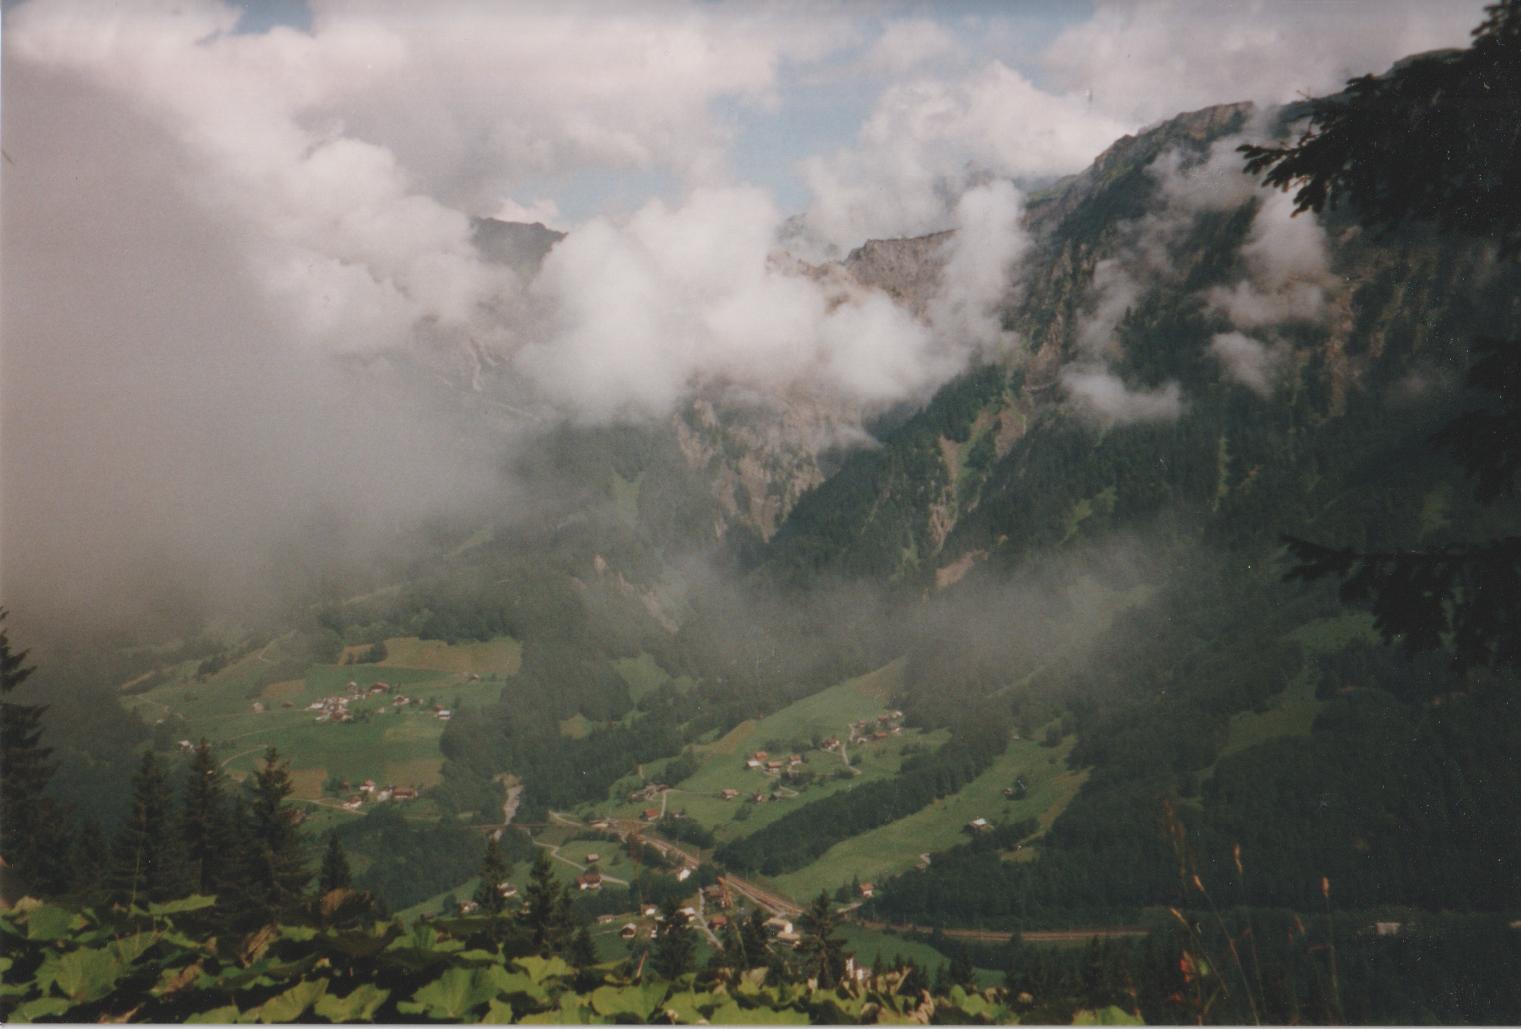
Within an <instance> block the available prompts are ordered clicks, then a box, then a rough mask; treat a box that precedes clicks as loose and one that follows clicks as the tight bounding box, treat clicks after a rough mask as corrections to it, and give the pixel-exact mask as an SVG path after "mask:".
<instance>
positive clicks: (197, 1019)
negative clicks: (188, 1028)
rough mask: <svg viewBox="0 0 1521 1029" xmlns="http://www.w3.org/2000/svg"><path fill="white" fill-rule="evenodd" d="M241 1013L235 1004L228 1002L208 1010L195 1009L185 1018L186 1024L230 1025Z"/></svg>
mask: <svg viewBox="0 0 1521 1029" xmlns="http://www.w3.org/2000/svg"><path fill="white" fill-rule="evenodd" d="M242 1014H243V1012H241V1011H239V1010H238V1008H237V1005H235V1004H228V1005H226V1006H224V1007H220V1008H212V1009H211V1010H210V1011H197V1012H196V1013H195V1014H193V1015H190V1016H188V1017H187V1018H186V1019H185V1024H186V1025H231V1024H232V1023H233V1022H236V1021H237V1020H238V1018H239V1017H240V1016H241V1015H242Z"/></svg>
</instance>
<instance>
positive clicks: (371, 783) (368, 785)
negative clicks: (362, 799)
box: [359, 779, 375, 793]
mask: <svg viewBox="0 0 1521 1029" xmlns="http://www.w3.org/2000/svg"><path fill="white" fill-rule="evenodd" d="M359 791H360V792H361V793H374V792H375V780H374V779H366V780H365V781H364V782H362V783H360V784H359Z"/></svg>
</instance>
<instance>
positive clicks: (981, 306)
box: [928, 181, 1031, 346]
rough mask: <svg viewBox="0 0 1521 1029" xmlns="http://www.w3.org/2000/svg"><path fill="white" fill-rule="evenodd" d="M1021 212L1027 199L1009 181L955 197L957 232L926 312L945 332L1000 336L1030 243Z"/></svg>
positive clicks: (973, 338)
mask: <svg viewBox="0 0 1521 1029" xmlns="http://www.w3.org/2000/svg"><path fill="white" fill-rule="evenodd" d="M1023 216H1024V197H1023V196H1022V195H1021V194H1020V192H1019V190H1017V189H1015V188H1014V185H1013V184H1012V183H1010V182H1007V181H995V182H989V183H986V184H984V185H980V186H974V187H972V188H971V189H969V190H967V191H966V192H965V193H963V194H962V195H961V197H960V199H958V200H957V201H956V207H955V210H954V218H955V232H954V234H953V235H951V236H950V237H949V239H948V240H947V242H946V244H945V246H944V249H943V260H944V262H945V265H944V269H943V271H942V272H941V286H940V290H939V291H938V293H937V294H936V296H935V297H934V298H933V300H932V301H931V302H930V305H929V312H928V313H929V320H930V323H931V324H932V325H933V326H934V328H935V331H936V332H937V333H939V334H940V335H941V336H943V337H945V338H948V339H957V340H962V341H965V342H967V343H971V344H985V345H990V346H991V345H993V344H996V343H997V342H999V341H1000V340H1002V338H1003V336H1004V332H1003V328H1002V325H1001V324H1000V319H999V308H1000V306H1001V305H1002V303H1003V302H1004V301H1005V300H1006V299H1007V298H1008V296H1009V294H1010V291H1011V289H1012V288H1013V286H1014V284H1015V283H1016V282H1017V281H1018V275H1017V269H1018V266H1019V262H1020V261H1021V259H1022V258H1023V257H1024V256H1025V254H1026V253H1027V252H1028V251H1029V249H1030V246H1031V240H1030V237H1029V234H1028V233H1027V232H1026V231H1025V228H1024V224H1023Z"/></svg>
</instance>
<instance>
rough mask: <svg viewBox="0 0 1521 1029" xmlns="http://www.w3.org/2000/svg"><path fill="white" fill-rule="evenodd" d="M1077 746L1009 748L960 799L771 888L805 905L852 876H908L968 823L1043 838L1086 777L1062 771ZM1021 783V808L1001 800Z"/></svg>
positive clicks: (1019, 744) (955, 840)
mask: <svg viewBox="0 0 1521 1029" xmlns="http://www.w3.org/2000/svg"><path fill="white" fill-rule="evenodd" d="M1075 742H1076V740H1075V738H1073V737H1068V738H1067V739H1066V740H1064V741H1063V742H1062V744H1061V745H1060V746H1059V747H1054V748H1053V747H1043V746H1040V745H1039V744H1037V743H1036V742H1035V741H1033V740H1013V741H1011V742H1010V744H1009V748H1008V750H1006V751H1004V753H1003V754H1002V755H1000V757H999V758H998V760H996V761H995V762H993V765H992V767H991V768H989V769H988V770H987V771H986V772H984V773H983V774H982V775H980V776H978V777H977V778H976V779H973V780H972V781H971V782H970V783H968V784H967V785H966V786H965V787H963V788H962V789H961V790H960V791H959V792H957V793H955V794H953V795H951V796H949V797H943V798H941V799H940V800H937V801H934V802H933V803H931V804H930V805H929V806H927V807H925V808H922V809H921V810H919V811H916V812H914V813H913V814H911V815H909V816H908V817H906V818H900V819H898V820H897V821H895V822H889V823H888V824H887V825H884V826H880V827H879V828H876V829H873V830H872V831H871V832H867V833H862V834H861V835H859V836H853V837H851V838H850V839H848V840H844V841H842V842H840V843H837V844H835V845H834V846H833V847H830V848H829V849H828V850H827V851H825V852H824V853H823V854H822V855H820V857H819V859H818V860H817V861H814V862H813V863H811V864H809V865H807V866H806V867H804V868H800V869H798V870H797V871H795V872H790V873H788V874H786V875H783V876H779V877H777V878H776V879H775V880H773V884H774V885H775V886H776V888H777V889H778V890H780V891H781V892H783V893H786V894H788V895H790V896H792V897H793V898H795V899H806V898H808V897H812V896H814V895H815V894H817V893H818V892H819V890H828V891H831V892H832V891H833V890H834V889H835V888H837V887H839V886H841V885H843V884H845V883H849V882H850V880H851V877H852V876H856V877H859V878H860V879H861V881H863V882H879V881H881V880H882V879H884V878H886V877H887V876H889V875H895V874H897V873H899V872H903V871H906V870H907V869H910V868H912V867H913V866H914V864H915V863H916V862H917V861H918V860H919V855H920V854H925V853H931V852H933V851H937V850H945V849H946V848H948V847H954V846H956V845H957V844H959V843H962V842H964V841H965V840H966V836H965V835H964V834H963V832H962V828H963V827H964V826H965V825H966V823H968V822H970V821H971V820H972V819H974V818H986V819H988V820H989V821H992V822H994V823H996V824H1006V823H1009V822H1017V821H1019V820H1021V819H1024V818H1038V819H1039V820H1040V822H1041V829H1042V831H1044V830H1045V829H1046V828H1047V827H1049V826H1050V824H1051V822H1052V821H1054V820H1055V819H1056V816H1057V815H1059V814H1060V813H1061V812H1062V810H1063V809H1065V808H1066V806H1067V804H1068V803H1070V802H1071V800H1072V798H1073V797H1074V796H1075V795H1076V794H1077V790H1078V788H1079V787H1080V786H1081V785H1082V783H1083V780H1084V779H1085V778H1086V776H1087V773H1086V772H1082V771H1079V772H1074V771H1070V770H1068V769H1067V766H1066V760H1065V759H1066V756H1067V753H1068V752H1069V751H1070V750H1071V749H1072V746H1073V744H1074V743H1075ZM1020 776H1023V777H1024V780H1025V785H1026V786H1028V787H1029V794H1028V795H1027V796H1026V797H1025V798H1024V799H1023V800H1012V799H1009V798H1006V797H1005V796H1004V795H1003V790H1004V788H1005V787H1008V786H1012V785H1013V784H1014V780H1015V779H1016V778H1018V777H1020Z"/></svg>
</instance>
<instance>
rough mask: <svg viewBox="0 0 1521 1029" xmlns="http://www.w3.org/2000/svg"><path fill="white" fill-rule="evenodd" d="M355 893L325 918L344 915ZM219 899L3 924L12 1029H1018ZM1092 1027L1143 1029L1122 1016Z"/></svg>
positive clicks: (485, 922) (874, 1000)
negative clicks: (145, 1024)
mask: <svg viewBox="0 0 1521 1029" xmlns="http://www.w3.org/2000/svg"><path fill="white" fill-rule="evenodd" d="M346 899H347V894H346V891H342V890H337V891H334V892H332V893H330V894H328V895H327V896H326V897H325V898H324V900H323V904H322V907H321V909H320V912H319V918H318V919H317V920H318V921H320V920H321V918H322V917H332V916H335V915H337V914H338V913H339V912H340V910H341V907H342V905H343V903H344V901H345V900H346ZM213 905H214V900H213V899H212V898H210V897H200V896H196V897H189V898H186V899H183V900H178V901H173V902H170V903H165V904H155V905H150V906H149V907H147V908H140V907H134V908H132V909H130V910H126V909H122V908H120V907H115V908H111V909H107V910H96V909H85V910H82V911H73V910H70V909H67V908H64V907H59V906H55V905H50V904H44V903H42V902H40V901H37V900H34V899H31V898H28V899H26V900H23V901H22V902H21V903H19V904H17V905H16V907H15V908H13V909H11V910H9V911H6V912H4V913H0V936H3V938H4V940H5V944H4V950H5V956H4V957H3V958H0V974H3V977H4V981H5V985H4V986H3V987H0V1017H3V1018H5V1019H6V1020H8V1021H17V1022H30V1021H40V1020H60V1021H70V1022H95V1021H151V1022H165V1023H168V1022H183V1023H192V1024H193V1023H203V1022H223V1023H227V1022H265V1023H268V1022H295V1021H303V1022H311V1021H327V1022H367V1021H368V1022H395V1021H400V1022H426V1021H447V1022H491V1023H501V1022H509V1021H511V1022H527V1023H573V1024H587V1023H607V1022H625V1023H626V1022H667V1023H669V1022H682V1023H693V1022H698V1021H700V1020H706V1021H707V1022H710V1023H715V1024H723V1023H728V1024H734V1023H744V1024H806V1023H809V1022H827V1023H846V1022H848V1023H866V1022H883V1023H902V1022H917V1023H921V1024H928V1023H929V1022H931V1021H936V1022H954V1023H992V1022H1012V1021H1016V1020H1017V1017H1018V1012H1017V1011H1016V1010H1015V1009H1014V1008H1012V1007H1010V1006H1009V1003H1008V1000H1007V997H1006V995H1005V994H1004V992H1003V991H1001V990H984V991H978V990H968V989H965V988H963V987H961V986H950V987H949V988H948V989H946V990H944V991H943V992H939V993H932V992H931V991H930V990H926V989H922V988H918V984H917V983H913V982H911V980H910V976H909V972H907V971H892V972H885V973H876V974H873V975H870V976H867V977H866V979H865V981H864V982H856V981H846V982H844V983H842V984H840V985H839V986H837V987H834V988H825V987H821V986H819V985H817V981H816V980H812V981H802V982H789V981H781V980H778V978H777V977H776V976H775V975H774V973H771V972H768V970H767V969H764V968H756V969H751V970H748V971H744V972H734V973H728V972H725V971H723V970H719V971H717V972H714V973H709V974H706V975H704V976H703V979H702V982H703V984H702V985H701V986H700V987H699V986H698V985H697V977H695V976H693V975H692V974H686V975H681V976H678V977H676V978H674V979H661V978H655V977H653V976H651V975H641V974H640V973H641V972H642V971H643V969H642V967H640V966H636V967H634V968H632V969H630V968H626V967H625V968H619V969H617V970H614V969H613V968H611V967H610V966H595V967H589V968H582V969H579V970H578V969H576V968H575V967H573V966H572V965H571V964H569V963H567V962H566V961H565V960H563V959H561V958H559V957H549V958H543V957H537V956H526V957H517V958H513V959H507V958H504V957H503V956H502V954H501V953H500V950H499V949H498V948H497V947H496V946H494V945H492V944H491V942H490V936H491V931H492V929H491V920H490V919H489V918H485V917H480V918H461V919H454V920H449V921H447V922H440V923H435V924H428V923H419V924H418V925H416V926H414V927H413V928H412V929H410V930H407V929H404V928H402V926H401V925H400V924H398V923H387V924H380V925H375V926H371V927H368V928H362V929H361V928H352V927H343V926H341V925H334V924H329V925H326V926H322V925H295V924H280V925H273V924H272V925H269V926H266V927H265V928H263V929H261V930H259V931H258V932H256V933H254V934H252V935H250V936H248V937H246V938H243V939H239V940H236V941H219V940H217V939H215V938H204V937H201V936H200V935H199V922H200V920H201V919H202V918H203V917H204V916H205V915H206V914H207V913H208V912H209V911H210V910H211V908H212V907H213ZM1079 1017H1080V1018H1081V1019H1085V1020H1087V1021H1088V1022H1089V1023H1090V1024H1094V1023H1103V1024H1115V1023H1116V1022H1117V1021H1133V1019H1131V1018H1130V1016H1128V1015H1126V1014H1125V1013H1124V1012H1123V1011H1121V1010H1120V1009H1118V1008H1111V1009H1105V1010H1102V1011H1095V1012H1079Z"/></svg>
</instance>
